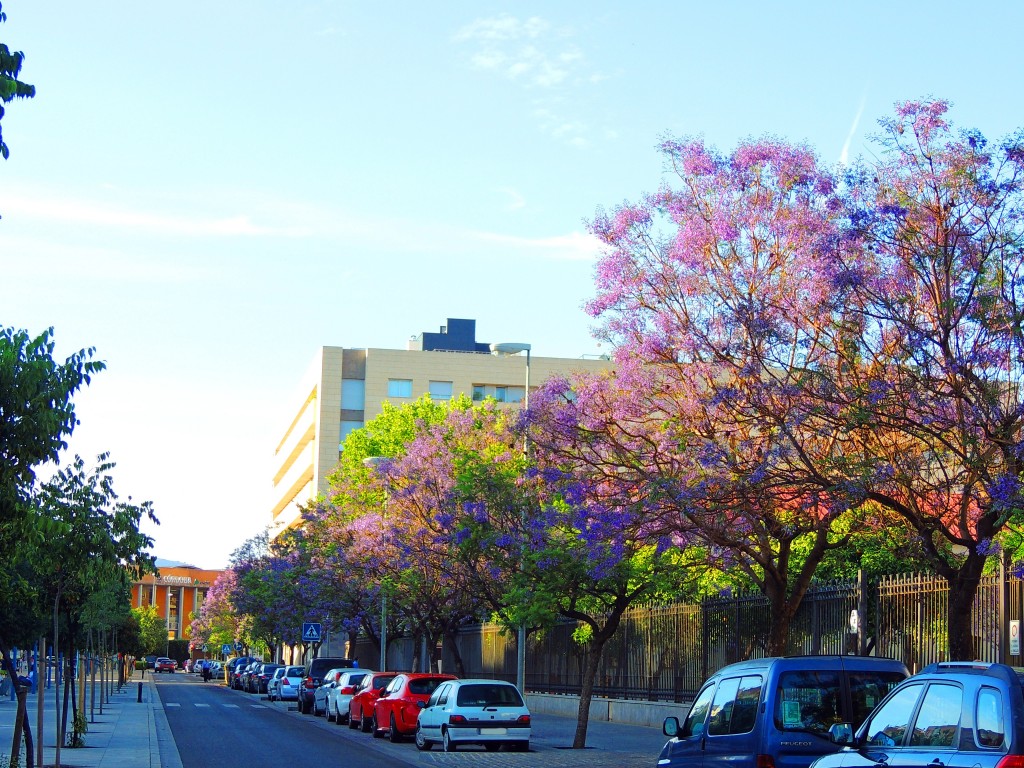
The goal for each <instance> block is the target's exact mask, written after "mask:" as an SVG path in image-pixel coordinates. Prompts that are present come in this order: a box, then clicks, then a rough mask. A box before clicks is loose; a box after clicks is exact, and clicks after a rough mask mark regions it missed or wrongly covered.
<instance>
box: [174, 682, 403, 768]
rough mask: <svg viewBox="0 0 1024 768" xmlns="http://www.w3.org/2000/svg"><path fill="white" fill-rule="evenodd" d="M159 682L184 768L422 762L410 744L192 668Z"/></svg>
mask: <svg viewBox="0 0 1024 768" xmlns="http://www.w3.org/2000/svg"><path fill="white" fill-rule="evenodd" d="M155 680H156V684H157V692H158V693H159V695H160V700H161V701H162V702H163V707H164V712H165V713H166V715H167V722H168V724H169V725H170V728H171V733H172V735H173V736H174V742H175V744H176V745H177V747H178V754H179V755H180V756H181V763H182V766H183V768H208V766H211V765H216V766H218V768H282V766H284V767H288V766H295V765H337V764H338V763H340V762H344V763H347V764H349V765H356V766H360V768H395V767H396V766H408V765H420V762H419V760H418V753H417V752H416V747H415V746H413V745H412V744H411V743H410V744H391V743H390V742H388V741H386V740H381V739H373V738H371V737H370V736H369V735H368V734H364V733H361V732H358V731H352V730H349V729H348V728H341V727H338V726H336V725H335V724H334V723H328V722H327V721H326V720H325V719H324V718H322V717H319V718H314V717H312V716H311V715H299V714H298V712H297V711H296V710H295V705H294V704H291V705H290V706H289V705H288V703H285V704H281V703H276V704H271V703H270V702H268V701H266V700H265V699H263V697H261V696H255V695H252V694H244V693H242V692H240V691H232V690H230V689H228V688H226V687H224V686H223V685H217V684H214V683H204V682H203V681H202V678H200V677H197V676H196V675H192V674H184V673H177V674H163V675H159V674H158V675H155Z"/></svg>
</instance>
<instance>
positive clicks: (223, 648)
mask: <svg viewBox="0 0 1024 768" xmlns="http://www.w3.org/2000/svg"><path fill="white" fill-rule="evenodd" d="M220 652H221V653H223V654H224V655H225V656H227V655H228V654H229V653H231V643H224V645H222V646H221V647H220Z"/></svg>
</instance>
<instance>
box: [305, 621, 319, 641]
mask: <svg viewBox="0 0 1024 768" xmlns="http://www.w3.org/2000/svg"><path fill="white" fill-rule="evenodd" d="M321 629H322V628H321V626H320V622H319V621H305V622H303V623H302V642H304V643H319V642H320V634H321Z"/></svg>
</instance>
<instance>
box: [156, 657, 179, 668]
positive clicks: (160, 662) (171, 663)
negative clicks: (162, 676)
mask: <svg viewBox="0 0 1024 768" xmlns="http://www.w3.org/2000/svg"><path fill="white" fill-rule="evenodd" d="M177 668H178V663H177V662H176V661H175V660H174V659H168V658H167V657H166V656H161V657H160V658H158V659H157V660H156V666H155V667H154V669H155V670H156V671H157V672H174V670H176V669H177Z"/></svg>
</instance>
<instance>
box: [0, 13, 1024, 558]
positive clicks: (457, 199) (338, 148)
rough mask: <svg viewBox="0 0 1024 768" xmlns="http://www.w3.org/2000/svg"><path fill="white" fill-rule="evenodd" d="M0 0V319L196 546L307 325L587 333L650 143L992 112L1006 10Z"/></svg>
mask: <svg viewBox="0 0 1024 768" xmlns="http://www.w3.org/2000/svg"><path fill="white" fill-rule="evenodd" d="M969 7H970V10H967V8H968V5H967V4H964V3H952V2H914V3H910V2H907V3H893V2H885V3H882V2H857V3H832V2H821V0H818V1H817V2H793V3H775V4H765V3H754V2H717V3H695V2H659V3H653V2H639V3H637V2H630V3H625V2H620V3H611V2H600V1H598V2H587V3H582V2H559V3H556V2H549V3H538V2H520V3H494V2H443V3H430V4H428V3H422V2H396V3H388V4H384V3H371V2H332V1H331V0H322V1H321V2H302V0H295V1H294V2H290V3H269V2H264V0H246V2H241V1H239V0H215V1H214V2H203V3H193V2H184V3H175V4H152V3H139V2H137V1H136V2H127V1H126V0H105V1H104V2H101V3H81V2H70V1H69V0H54V1H53V2H47V1H46V0H32V1H31V2H30V1H29V0H5V2H4V4H3V9H4V11H5V12H6V13H7V15H8V21H7V23H6V24H3V25H0V41H3V42H6V43H7V44H8V45H9V46H10V47H11V48H12V49H15V50H22V51H24V52H25V54H26V61H25V65H24V69H23V72H22V77H23V79H24V80H26V81H27V82H30V83H32V84H34V85H35V86H36V88H37V90H38V95H37V97H36V98H35V99H33V100H31V101H19V102H17V103H13V104H11V105H9V107H8V109H7V115H6V116H5V117H4V119H3V123H2V125H3V134H4V138H5V140H6V141H7V143H8V144H9V145H10V148H11V157H10V159H9V160H8V161H7V162H0V214H2V216H3V219H2V220H0V286H2V294H0V295H2V297H3V299H2V303H0V308H2V309H0V323H3V324H4V325H7V326H16V327H19V328H26V329H28V330H30V331H32V332H36V333H37V332H40V331H42V330H43V329H45V328H46V327H49V326H53V327H54V329H55V335H56V340H57V344H58V353H60V354H65V355H66V354H69V353H70V352H72V351H74V350H76V349H78V348H81V347H84V346H95V347H96V348H97V354H98V356H99V357H100V358H102V359H104V360H105V361H106V362H107V364H108V366H109V367H108V370H107V371H106V372H104V373H103V374H102V375H100V376H99V377H97V378H96V379H95V380H94V383H93V384H92V386H91V387H89V389H88V390H87V391H86V392H85V393H83V394H82V395H81V396H80V397H79V398H78V400H77V402H78V407H79V412H80V418H81V422H82V423H81V426H80V428H79V430H78V432H77V433H76V436H75V439H74V440H73V442H72V446H71V451H72V452H78V453H80V454H81V455H82V456H83V457H86V458H87V459H90V458H92V457H94V456H95V454H96V453H98V452H100V451H110V452H111V454H112V458H113V459H114V460H115V461H116V462H117V464H118V467H117V470H116V487H117V489H118V491H119V492H120V493H121V494H122V495H125V496H127V495H131V496H132V497H133V498H134V499H136V500H140V499H151V500H152V501H153V502H154V504H155V507H156V511H157V515H158V517H159V518H160V519H161V522H162V524H161V526H160V527H159V528H156V529H151V530H150V532H151V533H152V535H154V537H155V538H156V541H157V546H156V553H157V554H158V555H159V556H161V557H163V558H167V559H175V560H187V561H191V562H193V563H195V564H196V565H199V566H203V567H211V568H212V567H220V566H224V565H226V563H227V558H228V555H229V553H230V552H231V551H232V550H233V549H234V548H235V547H237V546H238V545H240V544H241V543H242V542H243V541H244V540H245V539H246V538H248V537H249V536H252V535H253V534H255V533H257V532H258V531H259V530H261V529H262V527H263V526H265V525H266V524H267V523H268V522H269V513H268V509H269V503H270V456H271V455H272V452H273V447H274V443H275V438H276V437H277V436H278V434H279V433H280V430H281V429H282V428H283V424H284V418H285V415H286V412H287V406H289V405H290V404H291V400H290V398H291V397H292V395H293V393H294V390H295V387H296V386H297V384H298V380H299V378H300V377H301V375H302V373H303V372H304V371H305V369H306V367H307V365H308V363H309V361H310V360H311V359H312V356H313V354H314V352H315V350H316V349H317V348H318V347H319V346H322V345H339V346H347V347H367V346H369V347H392V348H403V347H404V345H405V342H406V340H407V339H408V338H409V337H410V336H412V335H415V334H417V333H419V332H421V331H425V330H426V331H436V330H437V328H438V326H440V325H442V324H443V323H444V322H445V320H446V318H448V317H469V318H475V319H476V320H477V335H478V338H479V339H480V340H483V341H527V342H530V343H531V344H532V345H533V350H534V354H536V355H544V356H549V355H550V356H565V357H576V356H579V355H581V354H594V353H598V352H601V351H604V350H602V349H601V348H600V347H599V345H598V344H597V343H596V342H595V341H594V340H593V339H592V337H591V335H590V332H589V329H590V325H591V323H590V321H589V319H588V318H587V316H586V315H585V314H584V313H583V311H582V309H581V305H582V304H583V302H584V301H586V300H587V298H589V297H590V295H591V294H592V292H593V257H594V253H595V251H596V248H595V245H594V243H593V241H592V240H591V239H590V238H589V237H588V236H587V234H586V226H585V221H586V220H587V219H588V218H590V217H592V216H593V215H594V213H595V211H596V210H597V208H598V207H600V206H604V207H609V208H610V207H613V206H615V205H616V204H618V203H620V202H622V201H624V200H634V199H636V198H638V197H639V196H640V195H642V194H643V193H645V192H648V191H653V190H654V189H655V188H656V187H657V186H658V184H659V182H660V181H661V179H662V176H661V172H662V164H661V158H660V156H659V155H658V154H657V152H656V150H655V147H656V145H657V144H658V142H659V139H661V138H662V137H665V136H669V135H671V136H683V135H700V136H703V137H704V138H705V139H706V140H707V141H708V142H710V143H712V144H714V145H716V146H718V147H719V148H720V149H723V150H728V149H730V148H731V147H732V146H734V145H735V144H736V142H737V141H739V140H741V139H743V138H745V137H750V136H759V135H762V134H772V135H776V136H780V137H783V138H787V139H790V140H793V141H806V142H808V143H810V144H811V145H812V146H814V147H815V148H816V149H817V151H818V152H819V154H820V155H821V157H822V158H823V160H825V161H826V162H828V163H833V162H836V161H839V160H840V159H841V158H843V157H849V158H850V159H853V158H855V157H857V156H859V155H863V154H864V153H866V152H869V151H871V148H870V145H869V144H868V143H867V142H866V138H867V136H868V135H869V134H870V133H872V132H873V131H874V130H875V128H876V121H877V120H878V119H879V118H880V117H883V116H886V115H888V114H890V113H891V108H892V105H893V103H895V102H896V101H900V100H905V99H913V98H921V97H926V96H935V97H942V98H946V99H949V100H951V101H952V102H953V103H954V108H953V112H952V117H953V119H954V120H955V121H956V123H957V124H958V125H960V126H964V127H968V126H970V127H976V128H978V129H980V130H981V131H982V132H983V133H985V134H986V135H988V136H989V137H990V138H994V137H998V136H1002V135H1004V134H1006V133H1008V132H1010V131H1013V130H1015V129H1017V128H1019V127H1021V126H1024V106H1022V103H1021V100H1020V98H1019V97H1020V88H1021V85H1020V84H1021V82H1022V80H1024V77H1022V75H1024V60H1022V57H1021V56H1020V54H1019V40H1018V35H1019V32H1020V30H1021V29H1022V28H1024V24H1022V22H1024V4H1021V3H1016V2H1010V1H1009V0H1004V2H991V1H988V2H985V1H982V2H975V3H973V4H971V5H970V6H969Z"/></svg>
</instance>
